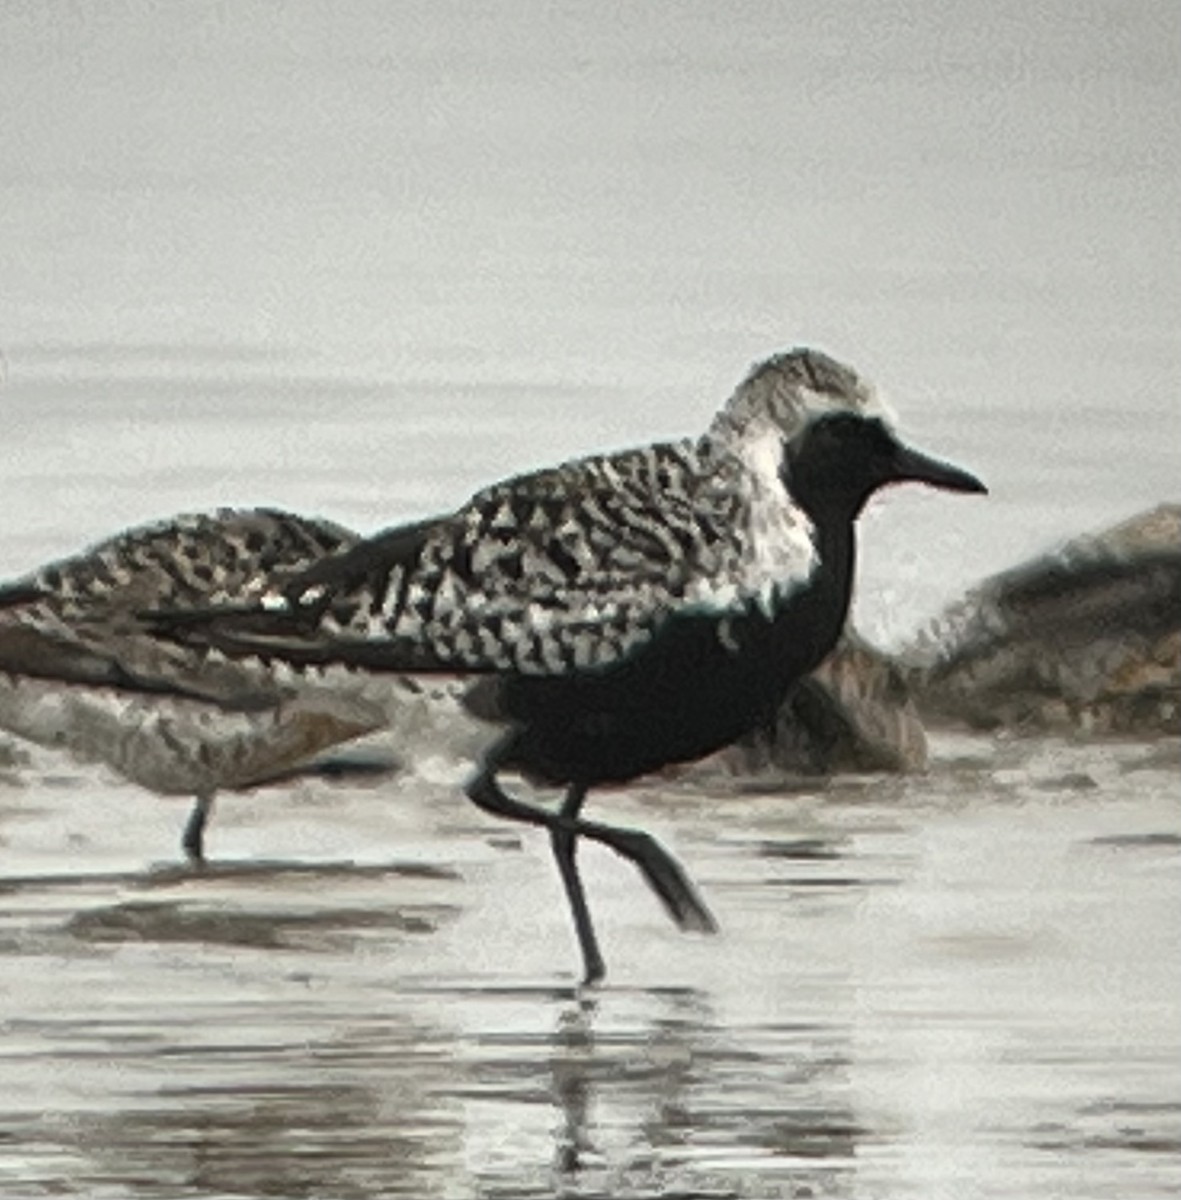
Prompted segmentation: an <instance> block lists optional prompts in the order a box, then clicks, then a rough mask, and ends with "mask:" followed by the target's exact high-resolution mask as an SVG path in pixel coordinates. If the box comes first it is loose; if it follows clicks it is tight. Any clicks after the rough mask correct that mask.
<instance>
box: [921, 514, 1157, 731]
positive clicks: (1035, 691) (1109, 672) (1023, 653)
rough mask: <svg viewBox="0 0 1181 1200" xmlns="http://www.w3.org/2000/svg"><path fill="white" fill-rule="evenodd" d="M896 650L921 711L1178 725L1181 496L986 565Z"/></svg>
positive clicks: (1069, 727) (979, 720) (1082, 727)
mask: <svg viewBox="0 0 1181 1200" xmlns="http://www.w3.org/2000/svg"><path fill="white" fill-rule="evenodd" d="M900 662H901V663H902V665H903V666H904V667H905V669H906V673H907V678H908V680H909V682H910V684H911V687H912V689H913V691H914V693H915V697H916V701H917V703H918V705H919V709H920V711H921V712H922V713H923V715H924V716H925V717H927V718H928V719H931V720H948V719H951V720H957V721H965V722H967V723H969V724H971V725H974V726H976V727H981V728H998V727H1001V728H1006V729H1014V730H1027V731H1029V732H1045V731H1062V732H1066V731H1077V732H1082V733H1096V734H1119V733H1135V734H1147V735H1151V734H1157V733H1173V734H1176V733H1181V505H1176V504H1162V505H1160V506H1159V507H1158V508H1155V509H1152V510H1150V511H1149V512H1145V513H1141V514H1140V515H1139V516H1136V517H1133V518H1131V519H1130V520H1128V521H1124V522H1121V523H1120V524H1119V525H1116V526H1114V527H1112V528H1110V529H1107V530H1104V531H1103V532H1101V533H1099V534H1095V535H1088V536H1084V537H1080V538H1076V539H1074V540H1073V541H1070V542H1068V543H1067V544H1066V545H1065V546H1063V547H1062V548H1061V549H1060V550H1059V551H1058V552H1057V553H1053V554H1048V555H1044V556H1042V557H1039V558H1037V559H1034V560H1032V561H1031V562H1028V563H1025V564H1023V565H1022V566H1020V567H1016V568H1014V569H1013V570H1010V571H1005V572H1003V573H1001V574H999V575H995V576H993V577H992V578H991V579H988V580H986V581H985V582H984V583H983V584H981V585H980V586H979V587H977V588H975V589H974V590H973V591H971V592H970V593H969V594H968V595H967V596H966V597H965V598H964V599H963V600H962V601H960V602H959V603H958V604H956V605H953V606H952V607H951V608H949V609H948V610H947V611H946V612H945V613H944V614H943V615H942V616H941V617H940V618H938V619H937V620H936V622H935V623H934V625H933V626H932V628H931V629H930V630H928V631H927V632H926V633H925V634H924V635H923V636H922V637H920V638H919V639H918V640H916V642H915V643H914V644H913V645H912V646H911V647H909V648H908V649H907V650H906V651H904V652H903V654H902V655H901V656H900Z"/></svg>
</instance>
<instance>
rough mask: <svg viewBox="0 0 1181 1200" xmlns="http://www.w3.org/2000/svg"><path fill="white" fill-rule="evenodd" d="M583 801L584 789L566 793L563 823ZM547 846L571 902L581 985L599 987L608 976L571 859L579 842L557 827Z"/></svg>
mask: <svg viewBox="0 0 1181 1200" xmlns="http://www.w3.org/2000/svg"><path fill="white" fill-rule="evenodd" d="M585 799H586V788H585V787H583V786H582V785H581V784H578V783H576V784H574V785H573V786H572V787H571V788H570V790H569V791H568V792H567V793H566V799H565V801H564V802H563V804H562V808H561V811H560V812H559V813H558V816H559V817H560V818H561V819H562V820H564V821H567V822H569V821H573V820H576V819H577V818H578V814H579V812H580V811H581V809H582V802H583V801H584V800H585ZM549 838H550V845H551V846H553V849H554V858H556V859H557V860H558V870H559V871H560V872H561V873H562V886H563V887H565V889H566V899H567V900H568V901H569V902H570V911H571V912H572V913H573V914H574V928H575V930H576V931H577V933H578V945H579V948H580V949H581V950H582V963H583V967H584V974H583V978H582V982H583V983H584V984H586V985H587V986H588V987H589V986H590V985H592V984H595V983H598V982H599V980H600V979H602V978H603V976H604V975H605V974H606V972H607V968H606V965H605V964H604V962H603V956H602V954H601V953H600V952H599V942H598V939H597V938H596V937H595V927H594V925H593V924H592V922H591V915H590V908H589V907H588V906H587V903H586V892H585V891H583V887H582V877H581V876H580V875H579V874H578V863H577V862H575V861H574V856H575V854H576V853H577V852H578V839H577V838H576V837H575V835H574V831H573V830H572V829H571V828H570V827H569V825H568V824H567V825H557V826H554V827H552V828H551V829H550V831H549Z"/></svg>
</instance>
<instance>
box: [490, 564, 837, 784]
mask: <svg viewBox="0 0 1181 1200" xmlns="http://www.w3.org/2000/svg"><path fill="white" fill-rule="evenodd" d="M844 558H845V556H844V555H838V556H837V557H836V560H835V561H834V560H833V559H831V558H830V559H829V560H828V564H827V565H826V566H824V567H821V568H820V569H818V571H817V573H816V574H815V575H814V576H813V577H812V579H811V580H810V581H809V583H808V585H806V586H805V587H803V588H801V589H799V590H798V591H795V592H793V593H792V594H791V595H790V596H789V597H787V598H786V599H785V600H783V601H781V602H780V603H779V605H778V606H777V607H776V609H775V611H774V613H773V615H772V616H770V617H768V616H767V614H766V613H764V612H763V611H762V610H761V609H759V608H757V607H756V608H753V609H751V610H749V611H747V612H746V613H744V614H741V615H736V616H729V617H718V616H716V615H688V614H682V615H679V616H676V617H674V618H672V619H670V620H669V622H668V624H667V625H666V626H665V627H664V628H663V630H662V631H661V632H660V634H659V635H658V636H657V637H656V638H654V639H653V640H652V641H651V642H650V643H648V644H646V645H645V646H643V647H642V648H641V649H639V650H638V651H637V652H636V653H634V654H633V655H632V656H631V657H629V658H628V659H626V660H624V661H622V662H620V663H618V664H615V665H613V666H612V667H610V668H608V669H606V670H602V671H586V672H577V673H571V674H567V675H549V676H528V675H519V674H511V675H502V676H499V677H498V678H497V679H496V680H495V681H493V680H489V681H487V684H486V685H484V686H483V687H482V688H481V691H482V693H483V694H482V695H480V696H479V698H478V699H476V698H473V699H474V703H473V705H472V707H473V709H474V710H476V711H478V712H479V713H480V715H484V716H497V717H499V718H500V719H502V720H508V721H512V722H514V723H515V724H516V725H517V726H518V729H519V736H518V739H517V741H516V744H515V748H514V751H513V753H512V755H511V757H510V759H509V764H511V765H513V766H516V767H518V768H520V769H521V770H524V771H525V772H526V773H528V774H530V775H533V776H535V777H538V778H541V779H544V780H548V781H549V782H551V783H569V782H575V781H577V782H580V783H584V784H587V785H588V786H593V785H595V784H598V783H609V782H615V783H618V782H623V781H625V780H628V779H633V778H635V777H636V776H639V775H643V774H646V773H647V772H649V771H654V770H658V769H659V768H661V767H664V766H666V765H668V764H669V763H675V762H685V761H690V760H692V759H696V758H700V757H703V756H704V755H706V754H709V753H712V752H713V751H714V750H717V749H720V748H721V747H722V746H725V745H728V744H729V743H730V742H732V741H734V740H735V739H737V738H739V737H741V736H742V735H743V734H745V733H747V732H748V731H749V730H751V729H752V728H754V727H755V726H756V725H757V724H758V723H759V722H760V721H762V720H764V719H766V718H767V717H768V716H770V715H771V714H772V713H773V712H774V711H775V710H776V709H777V708H778V706H779V704H780V703H781V702H782V701H783V698H784V697H785V695H786V694H787V691H788V689H789V688H790V687H791V685H792V684H793V683H794V682H795V681H796V680H797V679H798V678H799V677H800V676H801V675H804V674H807V673H808V672H809V671H811V670H813V669H814V668H815V667H816V666H818V665H819V663H820V662H821V661H822V660H823V659H824V658H825V657H826V656H827V655H828V653H829V651H830V650H831V649H832V648H833V646H834V645H835V644H836V640H837V638H838V637H839V636H840V632H841V628H842V626H843V625H844V619H845V614H846V612H847V609H848V602H849V588H850V574H851V571H850V570H849V569H848V567H847V566H846V564H845V563H844V562H843V561H842V560H843V559H844ZM848 566H851V564H848ZM489 692H491V695H489Z"/></svg>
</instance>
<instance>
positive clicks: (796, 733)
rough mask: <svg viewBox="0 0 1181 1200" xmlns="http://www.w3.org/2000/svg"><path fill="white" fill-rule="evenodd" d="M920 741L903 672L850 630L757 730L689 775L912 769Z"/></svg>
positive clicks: (923, 742)
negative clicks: (766, 725)
mask: <svg viewBox="0 0 1181 1200" xmlns="http://www.w3.org/2000/svg"><path fill="white" fill-rule="evenodd" d="M926 764H927V738H926V734H925V733H924V731H923V726H922V722H921V720H920V719H919V714H918V711H917V709H916V708H915V705H914V703H913V701H912V699H911V697H910V692H909V688H908V686H907V683H906V680H905V678H904V676H903V673H902V672H901V671H900V670H899V669H898V667H897V666H896V665H895V664H894V663H893V662H892V661H891V660H890V659H889V658H888V657H887V656H886V655H885V654H883V653H882V652H881V651H879V650H877V649H875V648H874V647H873V646H871V645H869V643H867V642H865V641H864V640H862V639H861V638H860V637H859V636H858V635H857V634H856V633H854V632H852V631H851V630H848V631H846V633H845V635H844V636H843V637H842V639H841V642H840V644H839V645H838V646H837V648H836V649H835V650H834V651H833V652H832V654H830V655H829V657H828V658H827V659H826V660H825V661H824V662H823V663H822V664H821V665H820V667H818V668H817V669H816V671H814V672H813V673H812V674H811V675H810V676H808V677H807V678H806V679H804V680H801V681H800V683H799V684H798V685H797V686H796V688H795V689H794V691H793V692H792V694H791V696H790V697H789V698H788V699H787V700H786V701H785V702H784V704H783V706H782V707H781V708H780V710H779V713H778V714H777V716H776V720H775V724H774V726H773V727H772V728H766V729H762V730H758V731H756V732H755V733H753V734H750V735H749V736H747V737H746V738H743V739H742V741H740V742H737V743H735V744H734V745H733V746H729V747H727V748H726V749H725V750H722V751H719V752H718V753H717V754H715V755H712V756H711V757H710V758H708V759H706V760H705V761H704V762H703V763H702V764H699V765H698V766H697V767H694V768H691V769H690V770H691V771H693V772H694V773H696V772H697V771H702V772H705V773H707V774H708V773H714V774H716V773H725V774H729V775H760V774H766V773H784V772H787V773H791V774H806V775H816V774H836V773H840V772H876V771H892V772H912V771H921V770H923V768H924V767H925V766H926Z"/></svg>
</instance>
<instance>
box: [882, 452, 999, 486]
mask: <svg viewBox="0 0 1181 1200" xmlns="http://www.w3.org/2000/svg"><path fill="white" fill-rule="evenodd" d="M894 478H895V479H897V480H899V481H901V480H915V481H916V482H918V483H929V484H930V485H931V486H932V487H937V488H944V489H946V490H947V491H949V492H987V491H988V488H986V487H985V486H984V484H982V483H981V482H980V480H979V479H977V478H976V476H975V475H973V474H972V473H971V472H969V471H965V470H963V469H962V468H960V467H956V466H952V464H951V463H947V462H943V461H941V460H940V459H938V458H931V457H930V456H929V455H926V454H923V453H921V452H920V451H918V450H914V449H912V448H911V447H910V446H899V447H898V450H897V452H896V454H895V455H894Z"/></svg>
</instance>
